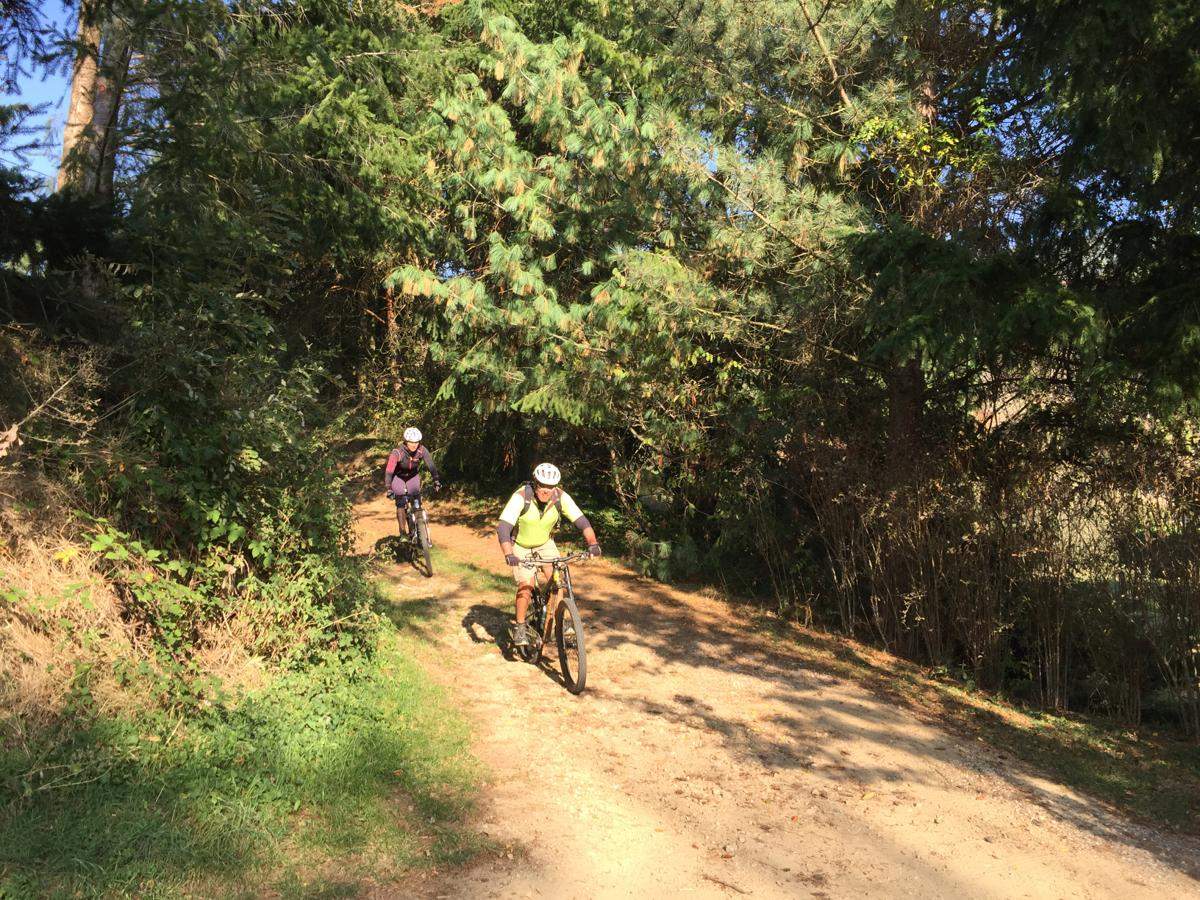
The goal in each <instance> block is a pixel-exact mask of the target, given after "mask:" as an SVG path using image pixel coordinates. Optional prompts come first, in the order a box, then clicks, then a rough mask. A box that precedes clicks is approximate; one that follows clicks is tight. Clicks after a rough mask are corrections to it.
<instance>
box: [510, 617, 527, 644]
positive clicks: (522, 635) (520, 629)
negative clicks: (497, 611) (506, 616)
mask: <svg viewBox="0 0 1200 900" xmlns="http://www.w3.org/2000/svg"><path fill="white" fill-rule="evenodd" d="M512 640H513V646H514V647H528V646H529V630H528V629H527V628H526V627H525V623H524V622H517V623H516V624H515V625H513V637H512Z"/></svg>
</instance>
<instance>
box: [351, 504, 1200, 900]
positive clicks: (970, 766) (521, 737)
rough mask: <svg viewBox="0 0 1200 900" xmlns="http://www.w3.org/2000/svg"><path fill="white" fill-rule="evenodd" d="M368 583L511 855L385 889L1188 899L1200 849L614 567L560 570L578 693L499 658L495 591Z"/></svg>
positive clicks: (374, 515) (472, 530) (491, 545)
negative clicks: (424, 645) (448, 722)
mask: <svg viewBox="0 0 1200 900" xmlns="http://www.w3.org/2000/svg"><path fill="white" fill-rule="evenodd" d="M436 508H437V512H436V514H435V515H434V516H433V523H434V527H433V529H432V531H433V536H434V540H435V543H436V544H437V546H438V549H439V550H440V552H441V553H443V554H445V555H447V556H448V557H450V558H451V559H453V560H456V561H458V562H461V563H465V564H467V565H470V566H475V567H478V568H479V569H480V570H484V571H486V572H488V573H495V574H496V575H499V576H505V575H506V574H507V573H506V570H505V569H504V566H503V560H501V559H499V558H498V556H499V554H498V552H497V547H496V545H495V541H494V538H493V537H492V536H491V533H490V525H488V524H487V523H485V522H483V521H480V520H479V519H478V518H476V517H473V516H471V515H469V514H468V513H466V512H465V511H463V510H461V509H457V508H454V507H453V506H452V505H451V504H446V503H439V504H436ZM357 512H358V534H359V538H358V539H359V549H360V552H369V551H371V550H372V549H373V548H374V547H375V546H376V545H377V544H378V543H379V541H380V540H381V539H383V538H384V537H385V536H387V535H390V534H392V533H393V532H394V529H395V519H394V516H393V512H392V509H391V504H388V503H386V502H374V501H372V502H367V503H363V504H361V505H360V506H359V507H358V510H357ZM381 576H382V577H385V578H386V579H388V580H389V581H390V582H391V585H392V588H393V591H394V592H395V594H396V596H397V598H398V599H399V602H414V603H416V602H422V601H431V602H427V603H426V608H431V609H434V610H436V612H435V613H433V615H432V618H430V619H429V620H428V621H427V622H426V623H425V624H424V625H423V626H422V628H424V629H425V634H426V636H427V638H428V639H429V641H430V642H431V644H432V645H433V648H434V649H433V650H432V651H431V654H430V658H431V661H436V665H434V666H432V669H433V671H434V673H435V675H436V676H437V677H439V678H441V679H442V680H443V681H444V682H445V683H446V684H448V685H449V686H450V688H451V690H452V691H454V692H455V694H456V695H457V697H458V698H459V699H460V701H461V703H462V704H463V707H464V709H465V710H466V712H467V714H468V716H469V717H470V718H471V720H472V721H473V724H474V728H475V733H476V735H477V738H476V746H475V752H476V753H477V755H478V756H479V757H480V758H481V760H482V761H483V762H484V764H485V765H486V766H487V767H488V768H489V769H490V771H491V772H492V773H493V776H494V778H493V780H492V781H491V782H490V783H489V785H488V787H487V789H486V796H485V797H484V798H483V799H482V804H481V805H482V810H481V819H480V822H479V828H480V829H481V830H483V831H486V832H487V833H488V835H489V836H491V837H492V838H494V839H495V840H497V841H499V842H500V843H501V844H502V845H504V846H511V847H513V848H514V852H513V858H512V859H509V858H508V857H507V855H501V856H500V857H499V858H495V857H492V858H489V859H487V860H485V861H484V862H482V863H479V864H477V865H475V866H474V867H472V868H469V869H467V870H466V871H461V872H455V873H452V875H450V876H443V877H440V878H435V879H433V881H432V882H421V883H418V884H416V885H409V886H406V887H405V888H404V890H403V891H399V892H397V895H399V894H401V893H402V894H404V895H412V894H413V893H417V894H420V895H426V896H433V897H468V898H475V897H521V896H529V897H539V896H540V897H553V898H567V897H571V898H574V897H581V898H582V897H641V896H648V895H653V896H662V895H666V896H701V897H704V896H709V897H721V896H730V897H732V896H743V895H753V896H756V897H810V896H812V897H839V898H840V897H897V896H911V897H922V898H926V897H973V898H974V897H1055V898H1058V897H1088V898H1091V897H1123V898H1124V897H1155V898H1163V897H1200V881H1198V880H1197V879H1200V842H1198V841H1195V840H1193V839H1190V838H1182V837H1178V836H1172V835H1164V834H1157V833H1154V832H1152V831H1149V830H1147V829H1144V828H1141V827H1139V826H1135V825H1131V824H1129V823H1127V822H1125V821H1124V820H1122V819H1121V818H1119V817H1117V816H1115V815H1113V814H1111V813H1109V812H1107V811H1106V810H1104V809H1103V808H1102V807H1101V806H1100V805H1099V804H1097V803H1095V802H1093V801H1091V800H1090V799H1088V798H1085V797H1082V796H1080V795H1078V794H1075V793H1073V792H1072V791H1070V790H1069V789H1066V788H1063V787H1061V786H1059V785H1055V784H1052V783H1050V782H1047V781H1045V780H1044V779H1042V778H1039V777H1038V776H1037V775H1036V774H1033V773H1031V772H1030V771H1029V770H1027V769H1025V768H1024V767H1022V766H1021V765H1020V764H1018V763H1016V762H1014V761H1013V760H1011V759H1008V758H1006V755H1005V754H1003V753H1002V752H1000V751H997V750H995V749H993V748H991V747H988V746H985V745H984V744H982V743H974V742H970V741H967V740H965V739H964V738H962V737H958V736H955V735H953V734H950V733H948V732H946V731H943V730H941V729H939V728H937V727H936V726H934V725H930V724H927V723H925V722H922V721H921V720H920V719H918V718H917V717H916V716H915V715H914V714H912V713H910V712H908V711H906V710H904V709H901V708H899V707H897V706H896V705H894V704H892V703H889V702H888V701H886V700H884V699H881V698H880V697H879V696H877V695H876V694H874V693H872V692H871V691H870V690H868V689H867V688H865V687H863V686H861V685H860V684H858V683H856V682H853V681H847V680H845V679H843V678H841V677H838V676H837V675H834V674H830V673H829V672H823V671H821V670H820V669H819V668H814V667H813V665H812V663H811V659H810V660H809V661H805V660H804V659H802V658H801V656H800V655H799V654H798V653H797V652H796V651H795V650H794V649H792V648H790V647H789V646H788V645H787V644H786V643H784V642H782V641H775V640H770V639H767V638H764V637H763V636H761V635H757V634H749V633H747V632H746V630H745V629H744V628H738V627H737V626H736V625H735V624H734V623H732V622H731V621H729V619H728V607H727V606H726V605H725V604H723V603H721V602H720V601H717V600H714V599H710V598H708V597H705V596H702V595H698V594H695V593H690V592H685V591H681V590H674V589H671V588H668V587H664V586H662V585H659V584H656V583H654V582H651V581H648V580H645V579H642V578H640V577H638V576H636V575H633V574H631V573H629V572H628V571H627V570H625V569H624V568H622V567H621V566H620V565H618V564H615V563H612V562H609V561H604V562H601V563H596V564H590V565H588V566H587V567H584V568H581V569H579V571H578V572H577V576H576V586H577V589H578V591H579V594H580V597H581V603H580V607H581V611H582V612H583V616H584V621H585V624H586V625H587V626H588V628H589V629H590V631H589V633H588V650H589V652H588V669H589V672H588V689H587V691H586V693H585V694H583V695H582V696H580V697H573V696H571V695H569V694H568V693H567V692H566V691H565V690H564V689H563V688H562V687H561V685H560V684H558V683H556V681H555V680H554V678H553V677H552V675H551V674H550V673H549V672H547V671H539V670H538V669H535V668H534V667H532V666H529V665H527V664H524V663H518V662H511V661H508V660H506V659H505V657H504V655H503V654H502V653H501V650H500V647H499V646H498V645H497V638H500V640H501V643H503V635H504V632H505V629H506V628H507V623H508V616H509V611H510V610H511V599H509V598H508V597H505V598H504V599H501V597H500V595H498V594H496V593H495V592H494V591H489V590H484V591H479V590H478V589H476V590H474V591H472V590H471V589H470V588H468V587H466V586H465V584H464V582H463V580H462V579H461V578H459V577H442V576H437V577H434V578H432V579H426V578H423V577H421V576H420V575H419V574H417V573H416V572H415V571H413V570H412V569H411V568H408V567H406V566H397V565H392V564H387V565H382V566H381ZM485 577H486V576H485ZM476 580H478V578H477V579H476ZM496 584H497V586H499V585H500V584H501V582H499V581H497V582H496ZM504 590H505V594H506V595H507V594H508V588H507V587H505V588H504ZM539 770H540V772H541V777H539V778H534V777H533V773H535V772H537V771H539ZM388 895H389V894H387V892H384V893H382V894H381V896H388Z"/></svg>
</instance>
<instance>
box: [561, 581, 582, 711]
mask: <svg viewBox="0 0 1200 900" xmlns="http://www.w3.org/2000/svg"><path fill="white" fill-rule="evenodd" d="M554 634H555V639H556V641H557V643H558V667H559V669H561V670H562V676H563V682H564V683H565V684H566V686H567V690H568V691H570V692H571V693H572V694H582V693H583V687H584V685H585V684H586V683H587V653H586V651H585V650H584V646H583V619H581V618H580V617H579V608H578V607H577V606H576V605H575V597H574V595H573V594H571V593H569V592H568V593H565V594H563V598H562V602H561V603H559V604H558V609H556V610H555V611H554Z"/></svg>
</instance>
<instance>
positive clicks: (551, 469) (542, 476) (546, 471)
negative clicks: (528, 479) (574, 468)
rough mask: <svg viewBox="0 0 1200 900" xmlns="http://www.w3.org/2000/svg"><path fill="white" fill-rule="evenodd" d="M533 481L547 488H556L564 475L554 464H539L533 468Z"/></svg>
mask: <svg viewBox="0 0 1200 900" xmlns="http://www.w3.org/2000/svg"><path fill="white" fill-rule="evenodd" d="M533 480H534V481H536V482H537V483H538V484H544V485H545V486H546V487H554V486H555V485H556V484H558V483H559V481H561V480H562V473H561V472H559V471H558V466H556V465H554V464H553V463H538V464H537V465H536V466H534V468H533Z"/></svg>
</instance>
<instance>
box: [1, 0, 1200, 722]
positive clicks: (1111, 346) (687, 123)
mask: <svg viewBox="0 0 1200 900" xmlns="http://www.w3.org/2000/svg"><path fill="white" fill-rule="evenodd" d="M105 9H106V10H108V15H110V16H111V17H113V18H114V20H120V21H121V23H122V27H123V29H125V30H124V31H123V32H122V33H124V34H127V35H131V37H130V38H129V40H130V41H131V43H132V45H133V46H135V47H136V48H137V53H136V54H135V57H134V58H135V65H134V70H133V75H134V77H132V78H131V79H130V82H129V85H128V87H127V89H126V90H127V97H126V99H125V102H124V103H123V105H122V107H121V118H120V123H119V146H120V156H119V159H120V162H119V164H118V175H119V177H118V180H117V184H118V189H117V191H116V197H115V199H105V198H99V199H97V198H92V197H80V196H73V195H71V193H70V192H69V191H67V192H64V193H63V194H60V195H57V196H54V197H49V198H34V197H32V196H31V195H30V194H29V193H28V191H27V189H26V187H25V186H24V185H23V184H22V183H21V180H20V176H19V175H18V174H17V173H16V172H10V173H9V174H8V175H6V180H5V182H4V191H5V193H4V195H3V198H0V199H2V200H3V204H4V205H5V207H6V208H8V209H11V210H12V211H13V215H12V216H6V217H5V221H6V223H8V222H17V221H20V222H21V223H22V224H21V225H20V226H12V225H6V228H8V229H9V230H7V231H6V232H5V233H4V234H3V236H2V241H3V243H2V246H0V250H2V252H3V254H4V260H5V263H4V268H3V278H4V281H5V300H4V303H5V304H6V306H5V307H4V308H5V316H6V319H7V324H6V325H5V329H6V330H5V331H4V332H3V341H4V344H3V345H0V351H2V352H3V353H4V354H5V360H6V362H5V376H4V380H3V383H0V391H3V403H4V407H3V410H4V419H3V426H4V427H6V428H7V427H8V426H9V425H11V424H12V423H14V422H20V423H21V435H22V437H23V439H24V445H23V448H22V449H21V451H20V453H16V452H13V453H11V454H10V455H9V457H8V459H7V460H3V462H5V463H9V464H10V465H15V466H19V467H21V471H22V472H24V473H29V472H40V473H43V474H44V476H45V477H46V478H47V479H49V480H51V481H55V482H58V483H67V484H70V485H71V486H72V490H73V493H74V496H75V499H74V500H73V501H72V502H73V505H76V506H78V508H80V509H85V510H87V511H89V512H90V513H91V514H92V515H95V516H100V517H102V518H104V519H105V520H106V523H105V524H103V525H102V527H101V528H100V531H99V532H98V533H99V534H100V535H102V537H99V538H97V540H98V541H101V542H102V541H105V540H107V541H109V542H110V543H108V544H105V543H100V544H98V547H99V548H100V549H102V550H103V549H106V548H108V547H110V546H113V547H116V546H120V547H122V548H130V547H133V548H134V549H135V550H136V552H135V553H133V555H134V556H136V558H137V565H135V566H132V568H131V573H133V572H136V573H137V574H136V576H135V575H134V574H129V576H128V578H129V579H132V581H131V582H130V583H131V584H132V585H133V586H132V587H130V591H131V597H132V598H133V599H132V600H131V601H130V603H131V607H130V608H131V609H136V610H137V611H138V612H137V615H138V616H140V617H141V620H142V621H144V622H145V623H146V627H147V628H151V629H157V631H158V633H159V634H161V635H163V636H164V640H165V644H164V645H163V646H165V647H166V651H165V652H166V657H169V658H170V659H171V660H172V661H173V663H174V664H179V665H187V664H188V657H189V650H188V648H191V647H195V646H196V643H195V641H196V639H197V638H196V636H197V635H199V634H200V633H201V632H202V631H203V629H204V626H205V623H206V622H210V621H212V620H214V618H220V619H221V621H226V620H233V619H236V620H238V621H240V622H241V623H242V626H243V627H244V635H245V639H246V641H247V642H248V644H249V645H250V646H251V647H252V648H253V649H254V652H256V653H262V654H264V655H266V656H269V657H271V658H279V659H284V658H286V659H290V660H295V659H297V658H298V655H299V656H302V655H303V654H304V653H305V652H308V651H309V650H312V648H316V647H319V646H323V645H324V644H323V642H328V641H329V640H331V639H332V637H333V633H334V631H335V630H336V625H335V623H337V622H338V621H340V620H342V619H344V618H345V617H346V616H347V615H348V614H349V612H350V611H349V608H348V607H347V606H345V605H344V601H342V600H339V599H337V598H338V597H339V596H340V591H339V585H340V584H341V583H342V582H343V580H344V579H345V578H346V577H348V576H347V575H346V573H345V571H344V570H343V569H342V568H341V564H340V563H337V562H336V560H337V559H338V557H339V555H340V553H341V551H343V550H344V538H345V532H346V522H345V518H344V516H345V512H344V504H343V501H342V500H341V499H340V496H339V495H338V494H337V493H336V491H335V490H333V489H332V488H331V485H332V484H333V483H334V481H335V479H334V478H333V477H332V476H331V474H330V469H329V463H328V461H327V460H328V453H327V452H326V449H327V448H326V447H325V444H324V441H325V438H323V437H322V435H326V434H328V432H326V431H323V430H322V426H323V425H324V424H325V423H326V422H327V421H328V419H329V416H330V411H331V410H334V409H339V408H345V407H346V406H355V405H359V406H361V408H363V409H366V410H368V411H370V412H371V414H373V415H374V416H375V417H376V422H377V424H378V425H380V426H382V427H384V428H385V429H393V430H394V429H398V428H399V427H401V426H402V424H403V423H402V422H401V421H400V419H399V412H400V411H402V410H403V411H412V410H418V411H420V412H421V413H422V415H423V420H422V421H423V426H424V427H425V429H426V430H427V431H428V432H429V433H430V436H431V438H432V440H433V442H434V444H435V446H437V447H438V448H440V450H441V451H442V453H443V455H444V456H445V459H446V463H447V466H448V467H449V468H450V469H451V470H452V471H453V472H455V473H456V474H458V475H459V476H462V477H468V478H473V479H476V480H478V481H481V482H491V483H494V482H495V481H496V480H497V479H501V480H504V481H506V482H508V481H511V480H512V479H514V478H518V477H521V475H522V474H523V471H524V469H525V468H526V467H527V466H528V464H529V463H530V462H531V461H532V460H533V458H534V457H535V456H538V457H541V456H552V457H554V458H555V459H557V460H558V461H559V462H560V463H562V464H563V466H564V468H565V469H566V470H567V473H568V478H569V479H570V480H571V482H572V484H575V485H578V486H579V488H580V491H581V492H582V493H583V494H585V495H586V494H589V493H590V494H591V495H592V496H591V500H592V505H593V506H597V507H599V506H604V507H608V508H609V511H608V512H607V513H603V514H601V517H600V518H601V519H602V521H604V522H606V523H608V524H609V534H610V535H611V533H612V529H613V528H614V527H619V528H620V530H621V531H625V532H627V534H623V535H620V539H621V540H622V541H623V542H625V543H626V545H627V546H628V547H629V548H630V552H631V553H632V555H633V556H634V557H635V558H636V559H638V560H639V561H640V562H641V563H642V564H643V565H644V566H645V567H646V568H647V569H648V570H650V571H653V572H654V574H656V575H659V576H661V577H714V576H716V575H717V574H718V573H724V576H725V577H727V578H730V577H732V578H733V579H734V580H735V583H734V584H733V587H734V588H736V589H738V590H741V591H747V592H754V593H758V594H760V595H770V596H773V597H775V598H776V599H777V601H778V605H779V608H780V610H781V611H783V612H786V613H787V614H789V615H796V616H800V617H802V618H804V619H806V620H815V621H818V622H820V623H823V624H826V625H829V626H833V627H837V628H840V629H843V630H845V631H846V632H848V633H851V634H854V635H857V636H859V637H862V638H865V639H870V640H874V641H877V642H879V643H880V644H882V645H883V646H885V647H887V648H889V649H891V650H893V651H895V652H897V653H900V654H903V655H906V656H908V657H911V658H914V659H918V660H921V661H923V662H926V663H928V664H930V665H932V666H936V667H941V668H944V669H946V670H951V671H955V672H962V673H965V674H966V675H968V676H969V677H970V678H972V679H974V680H975V681H976V682H977V683H979V684H981V685H983V686H986V687H989V688H996V689H1004V690H1007V691H1009V692H1010V693H1012V694H1013V695H1015V696H1018V697H1020V698H1021V699H1024V700H1026V701H1028V702H1030V703H1036V704H1041V705H1044V706H1046V707H1049V708H1054V709H1066V708H1069V709H1079V710H1090V711H1099V712H1105V713H1108V714H1112V715H1115V716H1118V717H1120V718H1122V719H1124V720H1127V721H1129V722H1131V723H1134V724H1136V723H1137V722H1139V721H1141V719H1142V718H1143V717H1144V716H1147V715H1152V716H1154V717H1156V721H1157V722H1159V723H1173V724H1176V725H1178V726H1180V727H1182V728H1184V729H1185V730H1187V731H1188V732H1189V733H1190V734H1192V735H1193V736H1197V737H1200V594H1198V593H1197V591H1196V573H1197V567H1198V566H1200V545H1198V544H1197V538H1198V534H1197V530H1196V522H1197V521H1198V519H1197V515H1198V513H1200V505H1198V500H1200V498H1197V496H1196V494H1195V489H1194V486H1193V481H1194V468H1195V433H1196V432H1195V427H1196V419H1195V401H1196V399H1197V391H1198V389H1200V382H1197V379H1196V372H1197V371H1200V366H1198V363H1200V359H1198V358H1197V355H1198V353H1200V341H1197V333H1198V332H1197V328H1198V327H1200V322H1197V321H1196V319H1195V307H1194V303H1193V302H1192V293H1193V292H1194V290H1195V288H1196V284H1197V271H1198V262H1200V255H1198V252H1197V249H1198V248H1200V234H1198V233H1197V226H1198V220H1197V215H1198V209H1200V207H1198V203H1197V201H1198V200H1200V181H1198V180H1200V165H1197V163H1198V162H1200V160H1197V159H1196V154H1197V147H1200V144H1198V143H1197V141H1196V139H1195V137H1196V136H1195V129H1196V128H1197V127H1200V126H1197V124H1196V123H1197V121H1198V117H1197V115H1196V112H1197V110H1198V109H1200V62H1197V60H1196V56H1195V52H1194V48H1195V46H1196V45H1197V40H1196V39H1197V36H1198V31H1200V14H1198V13H1197V11H1196V10H1195V9H1194V8H1192V7H1189V5H1187V4H1178V3H1169V2H1166V0H1161V2H1159V0H1152V2H1146V3H1142V4H1139V5H1136V8H1135V7H1134V6H1131V5H1129V4H1119V3H1110V4H1102V5H1101V6H1098V7H1097V6H1095V5H1094V4H1091V5H1089V4H1083V3H1079V2H1076V0H1063V2H1059V0H1046V2H1042V0H1029V2H1016V3H978V4H963V3H956V2H942V0H883V2H875V0H872V2H860V0H838V2H825V3H817V2H815V0H771V2H764V3H754V4H746V3H735V2H731V0H679V2H674V3H669V4H667V5H665V6H664V5H662V4H642V3H632V2H627V3H610V2H607V0H599V2H586V0H577V2H567V3H554V4H546V3H539V2H535V0H507V2H506V0H498V2H486V3H485V2H481V0H467V2H463V3H460V4H449V5H440V4H435V5H431V6H426V7H423V8H415V7H409V6H406V5H404V4H397V3H392V2H383V0H364V2H359V3H355V4H344V3H337V2H332V0H293V2H279V3H272V4H243V3H237V2H234V3H228V4H226V3H216V2H213V3H197V4H181V3H177V2H171V0H146V2H136V3H135V2H123V0H113V2H112V3H111V4H108V5H107V6H105ZM35 359H36V360H42V359H45V360H49V361H48V362H45V363H44V364H42V363H35V362H33V361H34V360H35ZM14 360H18V361H17V362H14ZM55 367H58V368H57V369H55ZM55 371H59V372H60V373H70V372H74V371H78V372H80V373H82V375H81V377H79V378H77V379H75V380H74V381H72V382H71V384H70V386H69V389H68V390H67V391H66V393H65V394H63V395H60V396H59V397H57V398H55V399H54V401H53V402H51V403H50V404H49V406H48V407H40V406H39V404H41V403H42V402H43V401H44V400H46V399H47V398H48V397H50V396H51V394H52V392H53V391H54V390H55V389H56V388H57V387H58V384H57V382H56V378H55V375H54V373H55ZM31 373H32V374H31ZM63 400H69V401H70V402H69V403H64V402H60V401H63ZM12 460H15V463H12V462H11V461H12ZM151 547H153V548H155V551H156V552H155V554H154V555H152V554H151V552H150V551H149V550H148V549H147V548H151ZM117 561H118V562H125V558H124V557H120V559H119V560H117ZM155 572H157V573H158V574H157V575H153V573H155ZM147 573H150V574H152V575H153V578H154V579H160V580H163V581H165V582H166V583H169V584H171V585H175V586H177V587H178V588H179V589H182V590H186V591H187V592H188V593H187V594H186V598H192V599H186V601H185V600H181V599H179V598H178V597H176V596H175V594H173V593H170V592H169V591H168V592H167V593H163V594H159V593H157V592H156V591H153V590H151V591H149V593H147V590H146V588H145V587H144V586H138V584H137V582H136V578H137V577H146V576H147ZM730 573H734V574H732V575H730ZM114 577H117V576H116V575H114ZM120 577H126V576H120ZM154 583H155V584H157V583H158V581H154ZM172 590H174V589H172ZM147 597H151V598H152V599H149V600H148V599H146V598H147ZM155 598H157V599H155ZM297 634H303V635H305V636H306V637H305V640H303V641H301V642H299V643H297V641H296V640H295V638H296V635H297ZM169 635H177V636H178V637H177V638H175V639H167V637H166V636H169ZM298 647H299V648H301V649H297V648H298ZM303 648H308V649H303Z"/></svg>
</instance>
